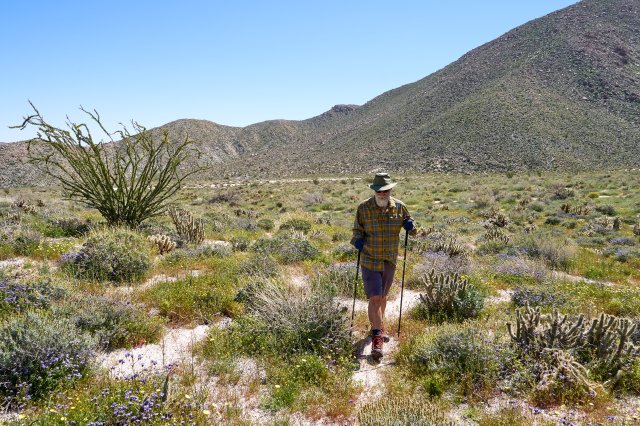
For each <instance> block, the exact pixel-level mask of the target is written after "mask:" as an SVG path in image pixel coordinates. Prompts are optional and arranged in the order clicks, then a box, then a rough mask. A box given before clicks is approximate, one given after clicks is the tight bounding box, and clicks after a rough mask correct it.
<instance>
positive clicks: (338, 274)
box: [317, 263, 367, 300]
mask: <svg viewBox="0 0 640 426" xmlns="http://www.w3.org/2000/svg"><path fill="white" fill-rule="evenodd" d="M317 285H319V286H320V287H321V288H322V289H323V290H324V291H328V292H329V293H330V294H332V295H334V296H341V297H353V287H354V285H355V287H356V292H357V293H356V295H357V296H356V297H358V298H359V299H361V300H365V299H366V298H367V296H366V295H365V293H364V286H363V285H362V282H361V281H360V280H358V282H356V264H355V263H344V264H339V265H334V266H331V267H329V268H328V269H327V270H326V271H323V272H321V273H320V274H319V275H318V281H317Z"/></svg>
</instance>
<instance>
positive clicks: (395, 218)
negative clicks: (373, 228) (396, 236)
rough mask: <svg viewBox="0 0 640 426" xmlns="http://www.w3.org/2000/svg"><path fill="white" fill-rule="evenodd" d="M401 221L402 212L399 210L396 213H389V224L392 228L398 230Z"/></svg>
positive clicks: (400, 226)
mask: <svg viewBox="0 0 640 426" xmlns="http://www.w3.org/2000/svg"><path fill="white" fill-rule="evenodd" d="M402 223H403V218H402V212H400V211H399V212H398V213H396V214H393V215H389V226H390V227H391V228H392V229H397V230H400V228H402Z"/></svg>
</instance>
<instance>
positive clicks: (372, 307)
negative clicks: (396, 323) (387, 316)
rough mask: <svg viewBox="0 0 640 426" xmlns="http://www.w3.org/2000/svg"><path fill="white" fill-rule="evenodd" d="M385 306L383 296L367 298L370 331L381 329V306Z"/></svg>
mask: <svg viewBox="0 0 640 426" xmlns="http://www.w3.org/2000/svg"><path fill="white" fill-rule="evenodd" d="M383 304H384V305H386V300H385V298H384V297H383V296H371V297H370V298H369V307H368V310H367V311H368V314H369V323H370V324H371V329H372V330H380V329H381V328H382V312H383V310H382V305H383Z"/></svg>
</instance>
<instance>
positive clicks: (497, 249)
mask: <svg viewBox="0 0 640 426" xmlns="http://www.w3.org/2000/svg"><path fill="white" fill-rule="evenodd" d="M508 248H509V242H508V241H505V240H504V239H501V238H500V239H491V240H486V239H485V240H483V241H481V242H479V244H478V247H477V248H476V253H477V254H479V255H480V256H485V255H492V254H498V253H503V252H505V251H506V250H507V249H508Z"/></svg>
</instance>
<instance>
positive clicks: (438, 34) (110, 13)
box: [0, 0, 576, 142]
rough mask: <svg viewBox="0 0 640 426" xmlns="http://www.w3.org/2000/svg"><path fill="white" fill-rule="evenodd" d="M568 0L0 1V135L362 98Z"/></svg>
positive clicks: (224, 117)
mask: <svg viewBox="0 0 640 426" xmlns="http://www.w3.org/2000/svg"><path fill="white" fill-rule="evenodd" d="M573 3H576V1H575V0H518V1H514V0H504V1H503V0H500V1H498V0H495V1H492V0H485V1H478V0H457V1H456V0H453V1H431V0H422V1H420V0H415V1H414V0H408V1H402V0H400V1H395V2H391V1H388V0H386V1H379V0H367V1H360V0H353V1H349V0H341V1H334V0H323V1H300V0H297V1H279V0H273V1H258V0H255V1H244V0H235V1H229V0H225V1H213V0H212V1H194V0H182V1H162V0H159V1H153V2H151V1H136V0H128V1H119V0H115V1H102V2H89V1H61V0H59V1H44V0H42V1H41V0H33V1H20V0H4V1H1V2H0V55H1V57H2V59H3V64H2V67H0V142H12V141H17V140H24V139H28V138H30V137H33V136H34V135H35V132H34V131H32V130H24V131H19V130H15V129H8V128H7V127H8V126H9V125H12V124H17V123H19V122H20V121H21V118H22V117H23V116H24V115H25V114H28V113H29V112H30V107H29V104H28V100H31V101H32V102H33V103H34V104H35V105H36V106H37V107H38V109H39V110H40V112H41V113H42V114H43V115H44V117H45V119H46V120H47V121H49V122H50V123H51V124H54V125H57V126H62V125H63V124H64V119H65V116H67V115H68V116H69V117H70V118H71V119H72V120H74V121H84V119H85V117H84V116H83V115H82V113H81V112H80V111H79V109H78V107H79V106H80V105H82V106H83V107H85V108H87V109H97V110H98V112H99V113H100V115H101V117H102V118H103V121H104V123H105V124H106V125H107V127H108V128H110V129H113V130H115V129H116V128H117V126H118V123H120V122H122V123H128V122H130V121H131V120H136V121H138V122H139V123H140V124H143V125H145V126H146V127H148V128H152V127H156V126H159V125H162V124H165V123H167V122H170V121H173V120H177V119H180V118H199V119H206V120H211V121H214V122H216V123H219V124H225V125H231V126H246V125H249V124H252V123H256V122H260V121H264V120H270V119H278V118H284V119H292V120H299V119H305V118H310V117H313V116H316V115H318V114H321V113H322V112H324V111H326V110H328V109H330V108H331V107H332V106H333V105H335V104H341V103H349V104H363V103H365V102H367V101H368V100H370V99H372V98H374V97H376V96H378V95H380V94H382V93H383V92H385V91H387V90H390V89H393V88H395V87H398V86H401V85H403V84H407V83H411V82H413V81H416V80H419V79H421V78H423V77H425V76H427V75H429V74H431V73H433V72H434V71H437V70H438V69H440V68H442V67H444V66H446V65H447V64H449V63H451V62H453V61H454V60H456V59H457V58H459V57H460V56H461V55H463V54H464V53H466V52H467V51H469V50H471V49H473V48H475V47H478V46H480V45H481V44H483V43H486V42H488V41H490V40H492V39H494V38H496V37H498V36H500V35H501V34H504V33H505V32H507V31H509V30H510V29H512V28H514V27H516V26H518V25H521V24H523V23H525V22H527V21H529V20H531V19H535V18H538V17H540V16H543V15H546V14H547V13H550V12H552V11H554V10H558V9H561V8H563V7H566V6H568V5H571V4H573Z"/></svg>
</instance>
